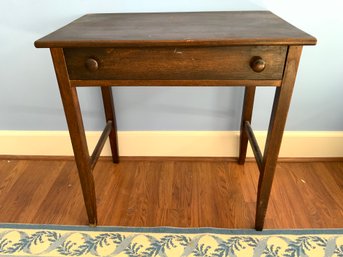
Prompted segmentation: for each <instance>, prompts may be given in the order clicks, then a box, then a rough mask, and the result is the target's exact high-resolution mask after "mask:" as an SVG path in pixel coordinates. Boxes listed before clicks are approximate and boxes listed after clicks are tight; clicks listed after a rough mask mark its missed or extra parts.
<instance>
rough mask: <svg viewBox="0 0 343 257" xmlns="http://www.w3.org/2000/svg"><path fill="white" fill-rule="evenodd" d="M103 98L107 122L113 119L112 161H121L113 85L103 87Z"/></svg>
mask: <svg viewBox="0 0 343 257" xmlns="http://www.w3.org/2000/svg"><path fill="white" fill-rule="evenodd" d="M101 94H102V100H103V103H104V110H105V117H106V122H107V121H112V130H111V133H110V135H109V140H110V145H111V152H112V161H113V162H114V163H119V150H118V136H117V122H116V115H115V110H114V103H113V95H112V88H111V87H101Z"/></svg>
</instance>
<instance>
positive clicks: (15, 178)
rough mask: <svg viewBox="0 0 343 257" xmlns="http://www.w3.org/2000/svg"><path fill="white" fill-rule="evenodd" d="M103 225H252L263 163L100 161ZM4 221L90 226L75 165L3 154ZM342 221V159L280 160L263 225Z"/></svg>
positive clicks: (0, 202) (0, 207)
mask: <svg viewBox="0 0 343 257" xmlns="http://www.w3.org/2000/svg"><path fill="white" fill-rule="evenodd" d="M94 177H95V184H96V192H97V201H98V217H99V225H114V226H118V225H119V226H177V227H222V228H253V227H254V218H255V202H256V186H257V179H258V169H257V166H256V164H255V163H254V162H247V163H246V164H245V165H244V166H240V165H238V164H237V163H236V162H227V161H203V160H202V161H182V160H168V159H167V160H162V159H161V160H160V159H157V160H156V161H153V160H140V161H139V160H137V161H121V163H120V164H117V165H116V164H112V163H111V162H110V161H105V160H102V161H99V163H98V164H97V166H96V168H95V170H94ZM0 222H16V223H45V224H79V225H81V224H87V217H86V210H85V207H84V204H83V200H82V195H81V189H80V185H79V181H78V176H77V171H76V167H75V164H74V162H73V161H65V160H0ZM341 227H343V162H306V163H290V162H287V163H279V164H278V166H277V172H276V176H275V180H274V184H273V189H272V194H271V199H270V202H269V207H268V212H267V216H266V222H265V228H341Z"/></svg>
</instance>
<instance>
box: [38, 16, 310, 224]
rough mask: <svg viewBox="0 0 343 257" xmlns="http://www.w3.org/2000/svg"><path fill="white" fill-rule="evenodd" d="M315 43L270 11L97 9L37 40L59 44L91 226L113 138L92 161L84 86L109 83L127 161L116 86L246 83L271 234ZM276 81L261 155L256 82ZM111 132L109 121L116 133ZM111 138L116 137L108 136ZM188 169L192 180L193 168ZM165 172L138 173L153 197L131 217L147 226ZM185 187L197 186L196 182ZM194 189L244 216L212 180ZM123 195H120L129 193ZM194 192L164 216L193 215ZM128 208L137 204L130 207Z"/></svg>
mask: <svg viewBox="0 0 343 257" xmlns="http://www.w3.org/2000/svg"><path fill="white" fill-rule="evenodd" d="M315 43H316V39H315V38H313V37H312V36H310V35H308V34H306V33H304V32H302V31H301V30H299V29H297V28H295V27H293V26H292V25H290V24H288V23H287V22H285V21H283V20H282V19H280V18H278V17H277V16H275V15H274V14H272V13H270V12H266V11H264V12H212V13H165V14H90V15H86V16H83V17H81V18H80V19H78V20H76V21H75V22H73V23H71V24H69V25H67V26H65V27H63V28H61V29H60V30H58V31H56V32H54V33H52V34H50V35H48V36H46V37H45V38H43V39H40V40H38V41H36V42H35V45H36V46H37V47H49V48H51V53H52V57H53V61H54V66H55V70H56V75H57V79H58V83H59V87H60V92H61V97H62V101H63V106H64V110H65V114H66V118H67V123H68V127H69V131H70V136H71V140H72V144H73V150H74V154H75V160H76V164H77V167H78V171H79V176H80V181H81V187H82V190H83V196H84V200H85V204H86V209H87V214H88V219H89V223H90V224H91V225H96V224H97V211H96V208H97V203H96V195H95V188H94V181H93V176H92V173H91V170H92V168H93V167H94V166H95V163H96V159H98V156H99V155H100V148H102V146H103V143H104V138H105V136H102V137H101V140H100V142H99V144H98V146H97V148H96V149H95V154H94V155H93V157H92V158H90V156H89V153H88V148H87V142H86V136H85V131H84V127H83V122H82V117H81V113H80V106H79V103H78V98H77V93H76V87H77V86H100V87H101V90H102V97H103V102H104V109H105V116H106V121H107V122H112V127H111V131H110V135H109V138H110V143H111V149H112V158H113V162H118V161H119V157H118V143H117V136H116V121H115V113H114V104H113V96H112V91H111V88H110V87H111V86H115V85H118V86H136V85H141V86H142V85H154V86H156V85H162V86H167V85H173V86H183V85H185V86H218V85H221V86H233V85H235V86H245V87H246V92H245V100H244V105H245V106H244V108H243V112H242V121H241V132H242V133H243V134H245V132H244V126H245V125H244V124H247V126H246V129H247V132H248V137H246V136H244V135H241V141H240V143H241V147H240V156H239V163H241V164H242V163H244V161H245V156H246V148H247V139H248V138H250V141H251V142H252V144H253V149H254V152H255V154H256V156H257V161H258V165H259V169H260V173H261V174H260V178H259V183H258V187H257V195H258V197H257V208H256V221H255V228H256V229H257V230H262V228H263V224H264V218H265V214H266V211H267V205H268V200H269V195H270V192H271V186H272V181H273V177H274V172H275V167H276V163H277V159H278V153H279V149H280V145H281V140H282V134H283V130H284V126H285V122H286V117H287V112H288V108H289V104H290V100H291V96H292V91H293V85H294V81H295V77H296V72H297V66H298V63H299V61H300V53H301V49H302V46H303V45H306V44H310V45H311V44H315ZM267 85H271V86H276V87H277V89H276V94H275V98H274V105H273V111H272V115H271V120H270V126H269V130H268V136H267V141H266V147H265V151H264V155H263V160H261V159H262V157H261V153H260V152H259V150H258V149H259V148H258V145H257V143H256V140H255V141H254V136H253V131H252V129H251V128H250V127H249V126H248V125H249V124H250V121H251V116H252V109H253V100H254V93H255V87H256V86H267ZM109 129H110V128H109V127H107V132H109ZM104 135H106V137H107V134H104ZM142 165H143V166H144V167H143V168H146V167H145V165H147V166H148V167H149V166H150V165H153V164H151V163H143V164H142ZM205 166H206V167H207V168H209V167H208V165H205ZM218 169H220V171H221V172H220V174H219V176H220V178H222V179H221V180H220V181H218V185H217V186H218V187H217V190H222V191H223V192H228V190H229V189H230V187H229V186H228V185H229V184H230V185H231V184H232V183H231V181H230V180H229V179H227V178H226V177H225V172H230V169H229V170H227V171H226V169H225V168H224V167H223V166H220V168H218ZM180 170H182V167H181V168H180ZM182 174H183V175H184V176H186V178H188V176H189V174H190V173H186V172H185V173H182ZM155 175H156V176H155V177H154V179H153V180H152V181H150V182H151V183H152V184H147V183H146V178H145V175H144V174H137V176H136V178H135V179H137V180H139V181H141V184H139V186H138V187H137V188H134V189H132V190H133V191H138V192H140V191H144V192H145V193H146V195H144V194H143V195H142V198H141V199H140V201H139V202H137V203H135V204H137V205H139V206H141V207H140V208H141V210H140V212H137V213H135V214H133V215H132V216H130V215H129V219H131V218H132V219H134V220H141V222H142V224H145V223H146V222H148V221H147V220H143V219H141V217H144V219H145V217H151V216H149V214H150V215H152V213H151V210H150V208H148V206H150V205H149V201H148V199H150V200H152V202H153V203H155V202H156V201H157V200H158V198H157V196H156V195H154V194H153V193H152V190H151V189H150V188H151V187H154V186H158V185H159V179H158V173H156V174H155ZM208 176H209V174H206V173H204V174H203V177H201V176H200V179H201V180H204V181H206V180H207V179H209V177H208ZM178 179H179V178H178ZM191 179H192V177H191V176H190V177H189V180H191ZM185 180H188V179H185ZM127 183H128V182H127ZM184 187H185V188H188V187H190V184H188V183H187V184H185V185H184ZM193 188H194V190H195V191H194V194H199V195H200V197H205V198H207V197H208V198H209V199H214V200H213V202H212V203H211V205H210V208H213V209H214V210H215V211H216V214H217V216H220V217H221V218H222V219H227V220H232V219H235V218H236V217H237V215H242V214H239V213H235V212H233V213H222V212H220V210H219V209H218V205H219V202H217V200H215V198H214V197H215V193H212V192H210V191H209V188H207V187H206V186H205V187H204V188H198V187H197V186H194V187H193ZM114 193H116V194H118V195H120V194H121V193H122V192H114ZM177 193H178V192H177ZM192 196H193V192H192V194H191V196H185V197H186V198H185V199H184V200H183V201H182V203H185V204H182V206H184V207H182V208H181V209H180V208H177V207H178V206H177V207H171V208H169V209H167V210H161V211H162V212H163V215H165V216H168V215H181V216H187V215H188V213H187V209H186V206H187V205H188V204H189V203H190V201H191V200H192ZM236 200H237V199H234V200H231V201H226V202H225V201H220V202H221V207H223V208H224V209H225V210H232V204H233V202H234V201H236ZM172 202H173V201H172ZM209 202H210V201H209ZM126 204H127V206H130V203H125V205H126ZM128 208H129V209H130V208H131V207H128ZM199 208H200V210H201V211H200V213H201V214H202V215H203V216H204V217H202V216H201V215H198V214H197V218H199V219H201V218H203V219H205V220H208V219H209V217H207V216H206V210H207V207H206V206H199ZM116 211H120V210H116ZM146 214H147V215H146ZM137 215H138V216H137ZM230 215H232V216H230ZM244 215H245V214H244V213H243V216H244ZM246 215H247V216H248V215H250V214H248V213H247V214H246ZM228 225H230V224H228Z"/></svg>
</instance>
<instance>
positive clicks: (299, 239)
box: [0, 224, 343, 257]
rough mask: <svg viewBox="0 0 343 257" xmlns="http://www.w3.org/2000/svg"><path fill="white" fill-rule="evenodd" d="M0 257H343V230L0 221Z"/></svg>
mask: <svg viewBox="0 0 343 257" xmlns="http://www.w3.org/2000/svg"><path fill="white" fill-rule="evenodd" d="M0 256H129V257H138V256H141V257H148V256H172V257H176V256H194V257H195V256H204V257H205V256H207V257H210V256H213V257H227V256H230V257H231V256H237V257H240V256H242V257H243V256H244V257H249V256H251V257H259V256H263V257H275V256H283V257H297V256H299V257H304V256H313V257H321V256H325V257H327V256H336V257H343V229H337V230H264V231H263V232H257V231H255V230H232V229H215V228H169V227H156V228H135V227H96V228H91V227H87V226H54V225H24V224H0Z"/></svg>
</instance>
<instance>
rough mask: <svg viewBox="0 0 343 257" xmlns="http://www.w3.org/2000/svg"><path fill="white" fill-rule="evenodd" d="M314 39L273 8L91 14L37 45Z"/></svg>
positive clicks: (308, 41)
mask: <svg viewBox="0 0 343 257" xmlns="http://www.w3.org/2000/svg"><path fill="white" fill-rule="evenodd" d="M315 43H316V39H315V38H314V37H312V36H310V35H308V34H307V33H305V32H303V31H301V30H299V29H298V28H296V27H294V26H292V25H291V24H289V23H287V22H286V21H284V20H282V19H281V18H279V17H277V16H276V15H274V14H273V13H271V12H269V11H242V12H198V13H196V12H193V13H131V14H128V13H121V14H119V13H117V14H113V13H112V14H110V13H108V14H87V15H85V16H83V17H81V18H79V19H77V20H75V21H74V22H72V23H70V24H69V25H67V26H65V27H63V28H61V29H59V30H57V31H55V32H53V33H51V34H49V35H47V36H46V37H44V38H41V39H39V40H37V41H36V42H35V46H36V47H45V48H51V47H63V48H64V47H89V46H90V47H108V46H110V47H113V46H118V47H121V46H124V47H129V46H140V47H141V46H154V45H164V46H168V45H172V46H176V45H178V46H181V45H188V46H192V45H193V46H194V45H212V46H215V45H273V44H275V45H292V44H295V45H299V44H300V45H303V44H309V45H312V44H315Z"/></svg>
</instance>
